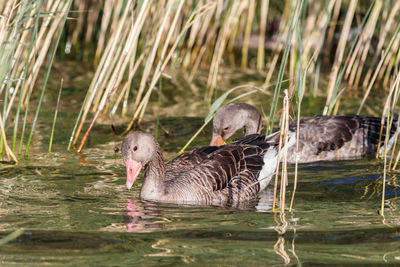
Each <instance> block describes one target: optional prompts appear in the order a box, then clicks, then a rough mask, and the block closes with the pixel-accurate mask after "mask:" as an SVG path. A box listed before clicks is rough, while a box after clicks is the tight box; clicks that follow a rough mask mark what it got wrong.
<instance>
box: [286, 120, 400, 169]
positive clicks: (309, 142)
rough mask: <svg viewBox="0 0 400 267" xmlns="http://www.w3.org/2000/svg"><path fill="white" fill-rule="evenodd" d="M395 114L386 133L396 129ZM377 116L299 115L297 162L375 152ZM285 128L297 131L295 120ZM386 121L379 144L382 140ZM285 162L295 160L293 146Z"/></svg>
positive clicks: (378, 127) (377, 136)
mask: <svg viewBox="0 0 400 267" xmlns="http://www.w3.org/2000/svg"><path fill="white" fill-rule="evenodd" d="M397 123H398V116H396V117H395V120H394V122H393V125H392V127H391V129H390V136H391V137H392V138H395V137H396V136H397V133H398V129H397V128H398V127H397ZM380 129H381V119H380V118H376V117H364V116H309V117H303V118H301V119H300V129H299V150H298V151H299V152H298V153H297V158H298V161H299V162H312V161H318V160H344V159H355V158H360V157H362V156H365V155H372V154H375V153H376V150H377V148H378V144H379V135H380ZM289 130H290V131H293V132H297V121H293V122H292V123H291V124H290V126H289ZM385 135H386V124H385V126H384V128H383V132H382V137H381V145H382V144H383V142H384V140H385ZM289 151H290V152H289V153H288V154H289V158H288V161H289V162H295V159H296V153H295V152H296V146H293V147H292V148H290V149H289Z"/></svg>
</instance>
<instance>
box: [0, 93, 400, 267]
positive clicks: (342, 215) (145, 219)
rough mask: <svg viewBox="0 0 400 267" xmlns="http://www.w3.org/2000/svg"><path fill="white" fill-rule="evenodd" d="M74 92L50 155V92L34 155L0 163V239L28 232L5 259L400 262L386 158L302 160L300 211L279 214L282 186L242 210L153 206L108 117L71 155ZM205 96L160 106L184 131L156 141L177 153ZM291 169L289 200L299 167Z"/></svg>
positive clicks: (399, 218) (169, 123) (205, 137)
mask: <svg viewBox="0 0 400 267" xmlns="http://www.w3.org/2000/svg"><path fill="white" fill-rule="evenodd" d="M166 86H167V85H166ZM55 88H56V87H55ZM164 89H165V91H166V92H168V90H169V88H168V87H166V88H164ZM74 90H75V89H73V88H72V87H71V88H69V91H68V90H67V91H66V92H65V95H64V98H63V100H62V101H64V104H63V105H62V109H61V111H60V115H59V116H60V117H59V122H58V124H57V128H56V139H55V143H54V148H53V150H54V151H55V152H53V153H51V154H49V153H47V146H48V140H49V132H50V125H51V123H50V122H51V119H49V118H51V116H52V112H53V111H52V109H51V106H52V104H51V103H53V102H52V101H53V100H52V99H49V100H48V101H49V103H50V104H49V103H47V105H45V109H44V110H43V112H42V113H41V116H42V120H41V122H40V124H39V126H38V132H37V134H36V135H35V140H34V146H33V148H32V151H31V155H30V157H29V159H28V160H25V161H24V160H23V161H22V162H21V163H20V164H18V165H6V164H3V165H1V167H0V199H1V205H0V237H4V236H6V235H7V234H9V233H11V232H12V231H14V230H16V229H21V228H22V229H24V233H23V234H22V235H21V236H19V237H18V238H16V239H15V240H13V241H11V242H9V243H7V244H5V245H3V246H0V265H2V266H10V265H18V266H22V265H23V266H25V265H44V264H48V265H75V266H85V265H101V266H102V265H112V266H118V265H148V266H167V265H185V264H194V265H198V266H205V265H213V266H215V265H217V266H227V265H240V266H241V265H251V266H259V265H276V266H280V265H285V264H287V265H307V266H308V265H321V264H326V265H333V264H340V265H351V266H353V265H363V264H392V265H399V264H400V242H399V241H400V224H399V222H400V212H399V210H398V205H399V198H398V194H399V193H400V187H399V185H398V178H396V176H395V175H394V176H391V177H390V179H389V180H388V181H387V184H386V198H387V200H386V203H385V207H386V210H385V215H386V217H385V218H383V217H382V216H380V215H379V214H378V212H377V211H378V210H379V208H380V203H381V191H382V179H381V175H382V174H383V167H382V166H383V165H382V163H381V162H378V161H376V160H374V159H362V160H356V161H341V162H318V163H312V164H305V165H300V167H299V183H298V189H297V193H296V199H295V205H294V208H295V210H294V211H293V212H292V213H289V212H287V213H286V214H285V215H284V216H282V215H280V214H279V213H273V212H271V205H272V203H271V199H272V186H270V187H268V188H267V190H266V191H265V192H262V194H260V197H259V199H258V200H257V201H256V203H255V204H254V205H253V206H250V207H248V208H246V209H244V210H237V209H227V208H221V207H179V206H174V205H162V204H156V203H148V202H143V201H140V199H139V190H140V188H139V186H136V187H134V188H133V189H132V190H130V191H128V190H127V189H126V188H125V168H124V166H123V163H122V159H121V156H120V154H119V152H118V153H116V152H115V151H114V148H115V146H117V147H118V146H120V143H121V140H122V137H121V136H118V135H115V134H114V133H113V132H112V131H111V127H110V126H109V124H108V125H107V124H104V125H98V126H96V127H95V129H94V132H93V133H92V135H91V137H90V140H89V142H88V145H87V147H86V148H85V149H84V151H83V154H82V155H78V154H76V153H74V152H72V151H71V152H68V151H66V146H67V141H68V138H69V135H70V131H71V129H72V126H73V123H74V121H73V119H74V118H75V116H76V113H77V111H76V110H78V109H76V107H75V108H71V107H70V105H68V103H72V100H71V99H73V97H74V96H75V94H79V93H77V92H75V91H74ZM170 90H172V89H170ZM54 91H56V90H55V89H54ZM184 97H185V96H181V98H184ZM166 99H168V95H166ZM199 99H201V96H199V97H198V98H197V99H194V100H193V103H190V105H188V104H182V103H180V102H181V100H180V98H172V97H171V98H170V99H168V104H167V105H166V107H165V108H163V109H162V110H161V111H160V114H161V123H162V125H163V126H164V127H165V128H167V129H169V130H170V131H171V132H173V133H174V134H173V135H174V136H173V137H165V136H164V135H163V134H161V135H160V137H159V138H158V140H159V141H160V144H161V146H162V147H163V150H164V152H165V154H166V158H168V159H171V158H172V157H173V156H175V155H176V153H177V152H178V150H179V149H180V148H181V147H182V146H183V145H184V144H185V142H186V141H187V140H188V139H189V138H190V137H191V136H192V134H193V133H194V132H195V131H196V130H197V129H198V128H199V127H200V125H201V124H202V121H203V118H202V117H199V115H198V116H197V117H188V116H193V114H196V112H197V113H200V116H204V115H205V114H206V112H207V108H206V106H205V105H204V104H203V103H202V102H201V101H200V100H199ZM153 101H155V102H156V101H157V99H154V100H153ZM165 101H167V100H165ZM351 103H354V102H350V101H349V104H348V106H350V105H351ZM72 104H73V105H74V103H72ZM78 104H79V103H78V102H77V103H76V104H75V105H76V106H78ZM313 106H315V103H314V102H312V101H311V100H310V102H309V103H307V101H306V102H305V108H304V110H305V111H307V110H309V113H311V112H312V111H311V110H312V109H313V108H312V107H313ZM317 106H321V104H317ZM356 108H357V106H356V107H354V109H356ZM156 111H157V109H156V108H153V109H150V110H149V113H148V114H149V115H148V117H146V119H145V121H146V122H145V123H144V124H143V125H142V127H143V128H144V129H146V130H148V131H149V132H153V133H154V127H155V124H154V114H155V112H156ZM172 114H176V116H175V117H173V115H172ZM184 115H188V116H184ZM43 118H44V119H43ZM46 118H47V119H46ZM122 126H123V124H121V126H120V127H119V128H118V127H117V128H118V130H121V129H122V128H123V127H122ZM209 138H210V128H209V127H208V128H207V129H206V130H205V131H204V132H202V133H201V134H200V136H199V138H197V139H196V141H195V142H194V143H193V144H192V147H197V146H200V145H206V144H207V143H208V142H209ZM289 171H290V175H289V179H290V184H289V187H288V188H289V192H288V197H289V195H291V190H292V187H293V186H292V185H293V176H294V175H293V174H294V168H293V166H291V167H290V168H289ZM391 175H393V174H391ZM141 177H142V176H141ZM141 182H142V180H141V179H140V181H139V183H141Z"/></svg>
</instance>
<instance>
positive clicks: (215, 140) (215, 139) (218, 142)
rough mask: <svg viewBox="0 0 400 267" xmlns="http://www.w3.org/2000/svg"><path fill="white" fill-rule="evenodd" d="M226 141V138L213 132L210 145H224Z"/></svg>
mask: <svg viewBox="0 0 400 267" xmlns="http://www.w3.org/2000/svg"><path fill="white" fill-rule="evenodd" d="M224 143H225V140H224V139H223V138H222V137H221V136H220V135H219V134H216V133H213V135H212V138H211V142H210V146H222V145H223V144H224Z"/></svg>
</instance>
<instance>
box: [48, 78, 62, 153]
mask: <svg viewBox="0 0 400 267" xmlns="http://www.w3.org/2000/svg"><path fill="white" fill-rule="evenodd" d="M63 82H64V80H63V79H61V84H60V90H59V91H58V97H57V105H56V111H55V112H54V118H53V126H52V127H51V135H50V141H49V153H50V152H51V146H52V145H53V136H54V129H55V127H56V120H57V114H58V109H59V107H60V98H61V91H62V87H63Z"/></svg>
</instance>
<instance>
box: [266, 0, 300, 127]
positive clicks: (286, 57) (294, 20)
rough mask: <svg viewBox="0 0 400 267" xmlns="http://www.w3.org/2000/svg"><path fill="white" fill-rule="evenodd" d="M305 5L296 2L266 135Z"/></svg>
mask: <svg viewBox="0 0 400 267" xmlns="http://www.w3.org/2000/svg"><path fill="white" fill-rule="evenodd" d="M303 3H304V0H300V1H299V0H297V1H296V8H295V9H294V12H295V14H296V16H293V17H292V21H291V26H290V30H289V38H288V40H286V43H285V50H284V51H283V56H282V61H281V65H280V67H279V73H278V79H277V80H278V81H277V83H276V86H275V90H274V96H273V100H272V105H271V109H270V113H269V118H268V123H267V127H266V135H268V134H270V133H271V132H272V129H273V127H274V117H275V114H276V110H277V107H278V102H279V101H278V100H279V94H280V91H281V87H282V81H283V76H284V73H285V68H286V63H287V59H288V56H289V51H290V46H291V44H292V38H293V31H294V29H295V26H296V25H297V22H298V20H299V17H300V13H301V10H302V8H303Z"/></svg>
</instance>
